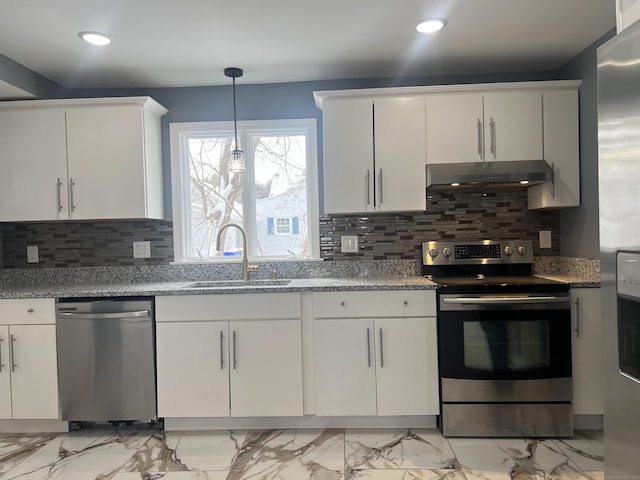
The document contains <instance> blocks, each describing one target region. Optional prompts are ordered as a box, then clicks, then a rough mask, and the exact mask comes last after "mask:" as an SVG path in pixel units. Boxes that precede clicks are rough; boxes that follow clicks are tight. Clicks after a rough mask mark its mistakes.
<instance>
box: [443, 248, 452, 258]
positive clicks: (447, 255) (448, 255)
mask: <svg viewBox="0 0 640 480" xmlns="http://www.w3.org/2000/svg"><path fill="white" fill-rule="evenodd" d="M442 255H444V256H445V257H447V258H448V257H450V256H451V249H450V248H449V247H444V248H443V249H442Z"/></svg>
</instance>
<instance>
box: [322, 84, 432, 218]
mask: <svg viewBox="0 0 640 480" xmlns="http://www.w3.org/2000/svg"><path fill="white" fill-rule="evenodd" d="M328 93H329V94H330V92H328ZM322 110H323V121H322V125H323V138H324V141H323V145H324V192H325V196H324V198H325V212H326V213H360V212H392V211H411V210H414V211H420V210H425V208H426V197H425V165H426V143H425V127H426V114H425V105H424V99H423V98H419V97H411V96H407V97H405V96H396V97H388V98H387V97H380V98H377V97H376V98H374V97H359V98H350V97H342V96H340V97H335V98H334V97H327V98H325V99H324V101H323V106H322Z"/></svg>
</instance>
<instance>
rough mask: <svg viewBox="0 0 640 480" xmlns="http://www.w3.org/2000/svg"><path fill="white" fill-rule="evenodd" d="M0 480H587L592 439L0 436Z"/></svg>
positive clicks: (592, 468) (362, 434)
mask: <svg viewBox="0 0 640 480" xmlns="http://www.w3.org/2000/svg"><path fill="white" fill-rule="evenodd" d="M0 479H2V480H9V479H25V480H26V479H61V480H85V479H86V480H89V479H91V480H108V479H113V480H157V479H166V480H188V479H193V480H196V479H197V480H249V479H251V480H304V479H309V480H351V479H367V480H417V479H419V480H435V479H447V480H503V479H517V480H556V479H558V480H560V479H561V480H589V479H590V480H596V479H604V474H603V446H602V435H601V432H580V433H577V434H576V435H575V437H574V438H572V439H545V440H531V439H466V438H465V439H462V438H456V439H454V438H449V439H445V438H443V437H442V436H441V435H440V433H439V432H438V431H437V430H427V429H425V430H422V429H421V430H406V429H405V430H391V429H385V430H371V429H366V430H365V429H362V430H358V429H347V430H344V429H329V430H297V431H296V430H260V431H258V430H249V431H220V432H160V431H155V432H143V431H131V430H122V431H120V432H115V431H107V430H103V431H100V430H82V431H79V432H73V433H68V434H61V435H4V436H2V435H0Z"/></svg>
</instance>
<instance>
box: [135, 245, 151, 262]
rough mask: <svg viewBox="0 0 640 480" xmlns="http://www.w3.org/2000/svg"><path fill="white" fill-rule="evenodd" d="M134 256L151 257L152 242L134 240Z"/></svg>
mask: <svg viewBox="0 0 640 480" xmlns="http://www.w3.org/2000/svg"><path fill="white" fill-rule="evenodd" d="M133 258H151V242H133Z"/></svg>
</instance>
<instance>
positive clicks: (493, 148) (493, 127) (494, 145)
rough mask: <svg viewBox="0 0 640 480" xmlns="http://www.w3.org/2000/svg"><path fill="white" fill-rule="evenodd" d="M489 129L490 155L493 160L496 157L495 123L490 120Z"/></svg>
mask: <svg viewBox="0 0 640 480" xmlns="http://www.w3.org/2000/svg"><path fill="white" fill-rule="evenodd" d="M489 127H490V128H491V153H493V158H497V157H496V122H495V121H494V120H493V118H492V119H491V121H490V122H489Z"/></svg>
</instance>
